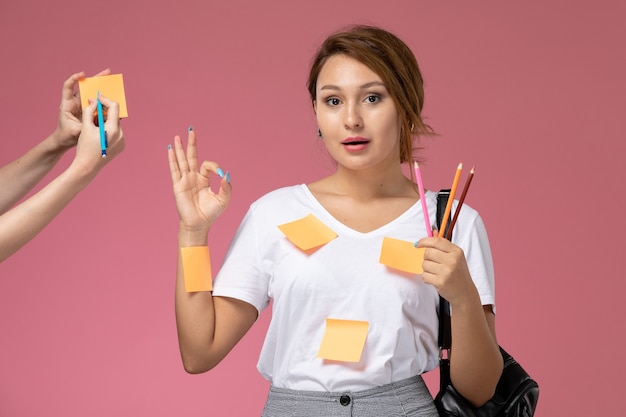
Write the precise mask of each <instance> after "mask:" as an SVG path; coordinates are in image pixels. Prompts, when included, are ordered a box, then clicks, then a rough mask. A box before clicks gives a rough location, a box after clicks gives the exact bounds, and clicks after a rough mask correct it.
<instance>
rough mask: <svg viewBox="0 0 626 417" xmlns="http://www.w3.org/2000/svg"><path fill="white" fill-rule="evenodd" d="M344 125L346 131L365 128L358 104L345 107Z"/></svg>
mask: <svg viewBox="0 0 626 417" xmlns="http://www.w3.org/2000/svg"><path fill="white" fill-rule="evenodd" d="M345 109H346V110H345V115H344V125H345V127H346V129H351V130H352V129H357V128H359V127H363V119H362V117H361V112H360V110H359V106H358V105H357V104H349V105H347V106H346V107H345Z"/></svg>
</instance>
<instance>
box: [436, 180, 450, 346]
mask: <svg viewBox="0 0 626 417" xmlns="http://www.w3.org/2000/svg"><path fill="white" fill-rule="evenodd" d="M448 197H450V190H448V189H444V190H441V191H439V193H438V194H437V229H441V221H442V220H443V215H444V211H445V209H446V204H447V203H448ZM449 226H450V218H448V223H447V224H446V225H445V227H446V230H445V232H447V229H448V227H449ZM450 327H451V326H450V304H449V303H448V301H447V300H446V299H445V298H443V297H441V296H440V297H439V349H440V353H439V355H440V357H441V354H442V353H443V351H444V350H448V349H450V346H451V344H452V329H451V328H450Z"/></svg>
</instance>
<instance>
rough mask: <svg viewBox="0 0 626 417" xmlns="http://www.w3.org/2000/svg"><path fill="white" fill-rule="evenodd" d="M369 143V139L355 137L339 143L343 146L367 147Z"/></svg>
mask: <svg viewBox="0 0 626 417" xmlns="http://www.w3.org/2000/svg"><path fill="white" fill-rule="evenodd" d="M369 142H370V141H369V139H365V138H362V137H360V136H355V137H350V138H346V139H344V140H343V141H342V142H341V143H342V144H343V145H348V146H356V145H367V144H368V143H369Z"/></svg>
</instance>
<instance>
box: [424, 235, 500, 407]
mask: <svg viewBox="0 0 626 417" xmlns="http://www.w3.org/2000/svg"><path fill="white" fill-rule="evenodd" d="M418 246H420V247H425V248H427V249H426V252H425V253H424V265H423V267H424V273H423V275H422V276H423V278H424V282H426V283H428V284H431V285H433V286H435V288H436V289H437V291H438V292H439V294H441V296H442V297H443V298H445V299H446V300H448V302H449V303H450V306H451V307H452V347H451V349H450V377H451V379H452V383H453V384H454V387H455V388H456V389H457V390H458V391H459V393H460V394H461V395H463V396H464V397H465V398H466V399H467V400H468V401H470V402H471V403H472V404H473V405H475V406H480V405H482V404H484V403H485V402H487V401H488V400H489V399H490V398H491V397H492V396H493V394H494V392H495V389H496V385H497V383H498V380H499V378H500V374H501V373H502V367H503V364H502V355H501V354H500V350H499V347H498V343H497V340H496V334H495V316H494V314H493V310H492V308H491V306H482V305H481V302H480V297H479V295H478V291H477V290H476V287H475V286H474V283H473V281H472V278H471V276H470V273H469V270H468V267H467V262H466V261H465V255H464V254H463V250H462V249H461V248H459V247H458V246H456V245H454V244H452V243H451V242H449V241H448V240H446V239H443V238H437V237H433V238H425V239H422V240H420V241H419V243H418Z"/></svg>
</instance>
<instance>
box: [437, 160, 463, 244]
mask: <svg viewBox="0 0 626 417" xmlns="http://www.w3.org/2000/svg"><path fill="white" fill-rule="evenodd" d="M462 169H463V162H460V163H459V166H458V167H456V174H454V180H453V181H452V188H451V189H450V197H448V203H447V204H446V211H445V212H444V213H443V219H442V220H441V230H440V231H439V235H438V236H439V237H443V236H444V231H445V230H446V223H448V219H449V218H450V211H451V210H452V201H454V194H455V193H456V187H457V186H458V185H459V178H461V170H462Z"/></svg>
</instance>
